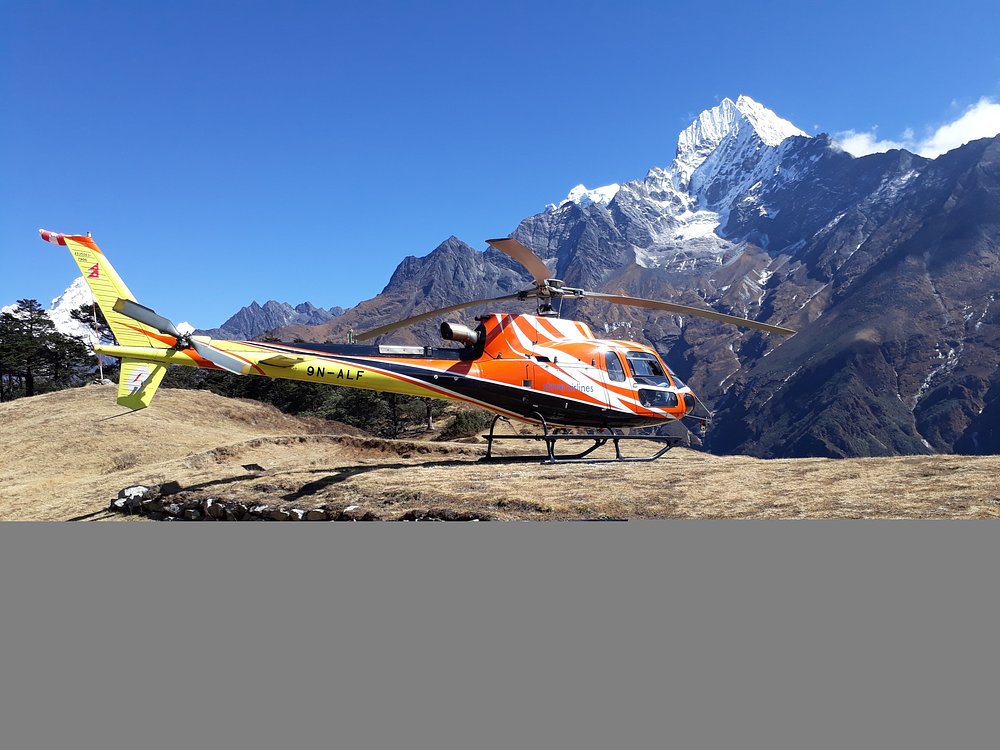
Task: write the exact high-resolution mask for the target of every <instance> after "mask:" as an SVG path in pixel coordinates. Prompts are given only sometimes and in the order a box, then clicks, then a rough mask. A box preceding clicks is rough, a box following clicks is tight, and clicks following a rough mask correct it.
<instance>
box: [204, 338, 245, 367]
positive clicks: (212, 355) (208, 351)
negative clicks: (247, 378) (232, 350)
mask: <svg viewBox="0 0 1000 750" xmlns="http://www.w3.org/2000/svg"><path fill="white" fill-rule="evenodd" d="M199 339H202V337H196V338H192V339H191V346H193V347H194V350H195V351H196V352H198V354H199V356H201V357H203V358H204V359H207V360H208V361H209V362H211V363H212V364H213V365H215V366H216V367H221V368H222V369H223V370H225V371H226V372H231V373H233V374H234V375H246V374H247V373H248V372H250V365H248V364H247V363H246V362H244V361H243V360H242V359H238V358H237V357H234V356H233V355H232V354H227V353H226V352H224V351H222V350H221V349H216V348H215V347H214V346H212V345H211V344H209V343H208V341H205V340H199Z"/></svg>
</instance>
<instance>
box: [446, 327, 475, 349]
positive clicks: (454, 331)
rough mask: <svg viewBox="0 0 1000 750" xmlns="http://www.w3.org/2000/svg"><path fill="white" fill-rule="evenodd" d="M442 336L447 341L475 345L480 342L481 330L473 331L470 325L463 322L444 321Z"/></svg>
mask: <svg viewBox="0 0 1000 750" xmlns="http://www.w3.org/2000/svg"><path fill="white" fill-rule="evenodd" d="M441 338H443V339H444V340H445V341H458V342H459V343H461V344H465V345H466V346H475V345H476V344H478V343H479V331H473V330H472V329H471V328H469V327H468V326H464V325H462V324H461V323H448V322H445V323H442V324H441Z"/></svg>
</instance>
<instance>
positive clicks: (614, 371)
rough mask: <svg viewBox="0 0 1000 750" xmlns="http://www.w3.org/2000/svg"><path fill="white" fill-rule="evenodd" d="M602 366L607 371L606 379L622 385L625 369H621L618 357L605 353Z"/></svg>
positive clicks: (612, 353)
mask: <svg viewBox="0 0 1000 750" xmlns="http://www.w3.org/2000/svg"><path fill="white" fill-rule="evenodd" d="M604 366H605V367H606V368H607V370H608V379H609V380H612V381H614V382H616V383H622V382H624V381H625V368H624V367H622V361H621V359H619V358H618V355H617V354H615V353H614V352H607V353H606V354H605V355H604Z"/></svg>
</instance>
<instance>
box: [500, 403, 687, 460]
mask: <svg viewBox="0 0 1000 750" xmlns="http://www.w3.org/2000/svg"><path fill="white" fill-rule="evenodd" d="M534 416H535V417H536V418H537V419H538V421H539V422H540V423H541V426H542V434H541V435H497V434H496V425H497V422H499V421H500V420H503V421H504V422H508V421H509V420H508V419H507V418H506V417H504V416H502V415H500V414H497V415H496V416H495V417H493V421H492V422H490V431H489V434H487V435H483V437H484V438H486V455H485V456H484V457H483V461H534V460H537V458H538V456H510V457H502V458H498V457H496V456H494V455H493V442H494V441H496V440H534V441H538V440H541V441H543V442H544V443H545V452H546V458H545V459H544V460H543V461H542V463H543V464H570V463H577V464H588V463H610V462H618V461H620V462H642V461H655V460H656V459H658V458H660V457H661V456H662V455H663V454H665V453H666V452H667V451H668V450H670V449H671V448H673V447H674V446H676V445H679V444H680V443H681V438H679V437H676V436H664V435H622V434H620V433H617V432H615V431H614V430H613V429H608V430H607V431H605V432H601V433H587V432H568V433H560V434H555V433H553V432H552V429H551V428H550V427H549V424H548V422H546V421H545V417H543V416H542V415H541V414H538V413H537V412H536V413H535V415H534ZM566 440H576V441H579V440H592V441H593V442H594V444H593V445H591V446H590V447H588V448H586V449H585V450H583V451H580V452H579V453H573V454H571V455H568V456H557V455H556V444H557V443H558V442H559V441H566ZM622 440H645V441H648V442H654V443H657V444H659V445H661V446H662V447H661V448H660V449H659V450H657V451H656V452H655V453H653V454H652V455H649V456H638V457H633V456H623V455H622V450H621V441H622ZM608 442H610V443H611V444H612V445H614V447H615V457H614V458H587V456H589V455H590V454H591V453H593V452H594V451H596V450H597V449H598V448H601V447H603V446H605V445H607V444H608Z"/></svg>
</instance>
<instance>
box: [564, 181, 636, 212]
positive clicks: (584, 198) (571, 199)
mask: <svg viewBox="0 0 1000 750" xmlns="http://www.w3.org/2000/svg"><path fill="white" fill-rule="evenodd" d="M620 189H621V185H619V184H618V183H617V182H613V183H611V184H610V185H604V186H603V187H598V188H594V189H593V190H588V189H587V186H586V185H584V184H582V183H581V184H579V185H577V186H576V187H575V188H573V189H572V190H570V191H569V195H567V196H566V197H565V198H563V199H562V200H561V201H559V203H550V204H549V205H548V206H546V208H547V209H548V210H549V211H554V210H556V209H557V208H562V207H563V206H565V205H566V204H567V203H575V204H576V205H578V206H579V207H580V208H585V207H586V206H589V205H591V204H593V203H599V204H601V205H602V206H606V205H608V204H609V203H610V202H611V201H612V200H613V199H614V197H615V196H616V195H618V191H619V190H620Z"/></svg>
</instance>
